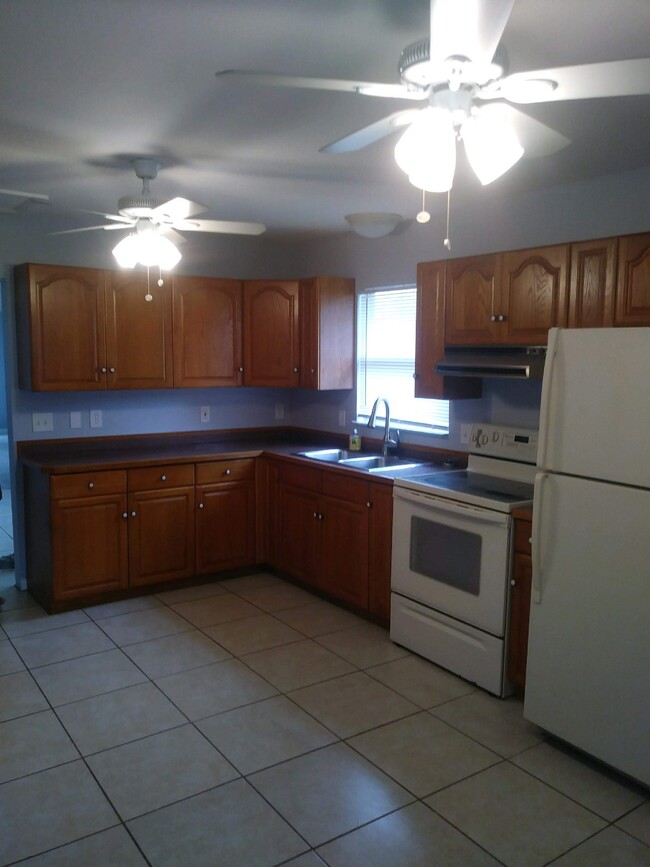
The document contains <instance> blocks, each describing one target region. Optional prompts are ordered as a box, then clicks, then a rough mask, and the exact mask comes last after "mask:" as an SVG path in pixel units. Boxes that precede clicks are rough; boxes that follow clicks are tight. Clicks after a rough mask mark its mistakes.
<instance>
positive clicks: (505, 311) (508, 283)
mask: <svg viewBox="0 0 650 867" xmlns="http://www.w3.org/2000/svg"><path fill="white" fill-rule="evenodd" d="M502 257H503V263H502V268H503V271H502V276H501V294H500V297H499V301H498V304H499V308H498V309H497V310H496V311H495V313H496V315H497V324H498V325H503V326H504V328H503V331H502V334H501V337H500V342H501V343H509V344H523V345H545V344H546V343H547V341H548V330H549V328H554V327H556V326H566V324H567V287H568V275H569V245H568V244H558V245H557V246H554V247H538V248H536V249H533V250H516V251H514V252H512V253H504V254H502ZM499 316H503V317H504V320H503V321H500V320H499Z"/></svg>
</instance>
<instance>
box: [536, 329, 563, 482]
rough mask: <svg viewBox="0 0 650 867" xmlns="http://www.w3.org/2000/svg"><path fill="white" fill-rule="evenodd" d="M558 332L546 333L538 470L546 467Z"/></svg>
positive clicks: (554, 330) (557, 330) (552, 330)
mask: <svg viewBox="0 0 650 867" xmlns="http://www.w3.org/2000/svg"><path fill="white" fill-rule="evenodd" d="M560 331H561V329H560V328H551V330H550V331H549V332H548V347H547V350H546V361H545V362H544V378H543V380H542V398H541V405H540V413H539V441H538V442H539V444H538V450H537V466H538V467H540V469H545V468H546V467H547V466H548V459H547V457H548V456H547V453H546V452H547V448H548V432H549V429H550V424H551V420H550V415H551V391H552V379H553V369H554V366H555V357H556V355H557V344H558V339H559V334H560Z"/></svg>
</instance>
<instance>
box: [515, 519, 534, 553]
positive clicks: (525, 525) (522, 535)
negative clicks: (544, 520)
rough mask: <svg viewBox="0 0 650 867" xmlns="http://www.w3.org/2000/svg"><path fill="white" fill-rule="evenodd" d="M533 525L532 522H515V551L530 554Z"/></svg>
mask: <svg viewBox="0 0 650 867" xmlns="http://www.w3.org/2000/svg"><path fill="white" fill-rule="evenodd" d="M532 532H533V525H532V524H531V522H530V521H515V551H518V552H519V553H520V554H530V553H531V546H530V537H531V534H532Z"/></svg>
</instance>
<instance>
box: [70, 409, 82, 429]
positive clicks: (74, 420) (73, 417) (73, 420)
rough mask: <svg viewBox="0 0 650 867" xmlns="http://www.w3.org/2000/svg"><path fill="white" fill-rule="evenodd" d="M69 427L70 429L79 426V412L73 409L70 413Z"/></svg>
mask: <svg viewBox="0 0 650 867" xmlns="http://www.w3.org/2000/svg"><path fill="white" fill-rule="evenodd" d="M70 427H71V428H72V429H75V428H80V427H81V413H80V412H77V411H73V412H71V413H70Z"/></svg>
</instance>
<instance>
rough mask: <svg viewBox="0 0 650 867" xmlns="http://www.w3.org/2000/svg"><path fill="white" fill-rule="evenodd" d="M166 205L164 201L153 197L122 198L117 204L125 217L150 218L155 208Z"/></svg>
mask: <svg viewBox="0 0 650 867" xmlns="http://www.w3.org/2000/svg"><path fill="white" fill-rule="evenodd" d="M162 204H164V199H155V198H154V197H153V196H143V195H140V196H122V198H121V199H119V201H118V203H117V208H118V211H119V213H120V214H122V216H123V217H133V218H134V219H137V218H138V217H148V216H149V214H150V213H151V211H152V210H153V209H154V208H157V207H159V206H160V205H162Z"/></svg>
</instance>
